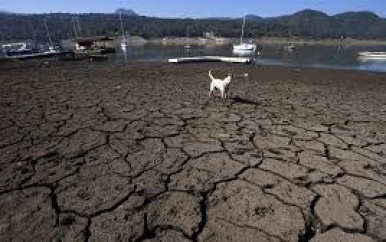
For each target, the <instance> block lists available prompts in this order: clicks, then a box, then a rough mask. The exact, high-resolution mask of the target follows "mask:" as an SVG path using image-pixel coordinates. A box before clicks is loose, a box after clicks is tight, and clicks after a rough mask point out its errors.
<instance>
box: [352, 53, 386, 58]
mask: <svg viewBox="0 0 386 242" xmlns="http://www.w3.org/2000/svg"><path fill="white" fill-rule="evenodd" d="M358 55H359V56H360V57H361V58H371V59H386V52H380V51H378V52H372V51H364V52H359V53H358Z"/></svg>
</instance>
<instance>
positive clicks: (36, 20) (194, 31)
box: [0, 10, 386, 41]
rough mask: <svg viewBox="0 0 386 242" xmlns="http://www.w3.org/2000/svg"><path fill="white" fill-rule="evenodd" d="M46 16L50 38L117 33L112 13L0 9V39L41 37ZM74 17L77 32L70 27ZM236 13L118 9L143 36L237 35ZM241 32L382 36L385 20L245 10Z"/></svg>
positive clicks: (363, 15)
mask: <svg viewBox="0 0 386 242" xmlns="http://www.w3.org/2000/svg"><path fill="white" fill-rule="evenodd" d="M44 21H46V23H47V26H48V28H49V32H50V35H51V38H52V39H53V40H55V41H59V40H62V39H71V38H74V37H79V36H80V35H81V36H83V37H85V36H101V35H103V36H114V35H120V34H121V33H120V20H119V15H118V14H100V13H90V14H69V13H55V14H29V15H25V14H23V15H21V14H9V13H0V40H2V41H15V40H27V39H33V40H38V41H45V40H47V31H46V29H45V26H44ZM77 21H78V23H79V26H78V27H80V30H81V31H80V32H79V31H78V30H77V29H76V28H74V27H75V26H74V25H76V24H78V23H77ZM241 23H242V19H241V18H240V19H231V18H208V19H189V18H186V19H173V18H156V17H145V16H136V15H131V16H128V15H124V16H123V24H124V28H125V30H126V31H127V32H128V33H129V34H130V35H135V36H141V37H144V38H156V37H165V36H168V37H186V36H189V37H202V36H204V33H206V32H211V33H213V34H214V35H215V36H219V37H239V36H240V33H241ZM245 36H246V37H250V38H258V37H300V38H321V39H323V38H342V37H343V38H355V39H386V20H385V19H383V18H380V17H378V16H377V15H375V14H374V13H371V12H347V13H342V14H337V15H334V16H329V15H326V14H324V13H323V12H319V11H315V10H303V11H300V12H298V13H295V14H292V15H287V16H281V17H275V18H260V17H258V16H253V15H248V17H247V23H246V26H245Z"/></svg>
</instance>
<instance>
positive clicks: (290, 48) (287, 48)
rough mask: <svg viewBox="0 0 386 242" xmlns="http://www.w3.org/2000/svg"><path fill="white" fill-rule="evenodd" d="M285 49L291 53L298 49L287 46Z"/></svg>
mask: <svg viewBox="0 0 386 242" xmlns="http://www.w3.org/2000/svg"><path fill="white" fill-rule="evenodd" d="M284 48H285V49H286V50H288V51H289V52H292V51H294V50H295V49H296V47H295V46H294V45H286V46H284Z"/></svg>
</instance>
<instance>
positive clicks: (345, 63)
mask: <svg viewBox="0 0 386 242" xmlns="http://www.w3.org/2000/svg"><path fill="white" fill-rule="evenodd" d="M258 51H259V52H260V55H258V54H247V55H245V56H248V57H253V58H256V64H259V65H283V66H298V67H315V68H332V69H356V70H370V71H379V72H386V61H374V60H372V61H370V60H367V61H363V60H360V59H358V52H359V51H386V46H325V45H297V46H295V49H294V50H293V51H291V50H288V48H286V47H285V46H284V45H261V46H259V48H258ZM201 55H221V56H237V55H236V54H234V53H232V46H231V45H222V46H191V48H190V50H186V49H184V47H183V46H162V45H144V46H136V47H130V48H129V49H128V51H127V53H126V55H124V53H122V52H118V53H116V54H115V55H114V58H113V60H115V61H123V60H124V59H125V58H126V59H127V60H129V61H139V62H141V61H154V62H159V61H160V62H166V61H167V59H168V58H177V57H189V56H201Z"/></svg>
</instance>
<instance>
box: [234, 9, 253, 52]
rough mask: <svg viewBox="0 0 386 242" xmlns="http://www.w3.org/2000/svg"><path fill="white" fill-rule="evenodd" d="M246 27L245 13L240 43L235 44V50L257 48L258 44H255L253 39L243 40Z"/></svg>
mask: <svg viewBox="0 0 386 242" xmlns="http://www.w3.org/2000/svg"><path fill="white" fill-rule="evenodd" d="M244 27H245V15H244V17H243V25H242V28H241V36H240V44H238V45H233V51H255V50H256V44H253V43H252V41H250V43H244V42H243V36H244Z"/></svg>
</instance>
